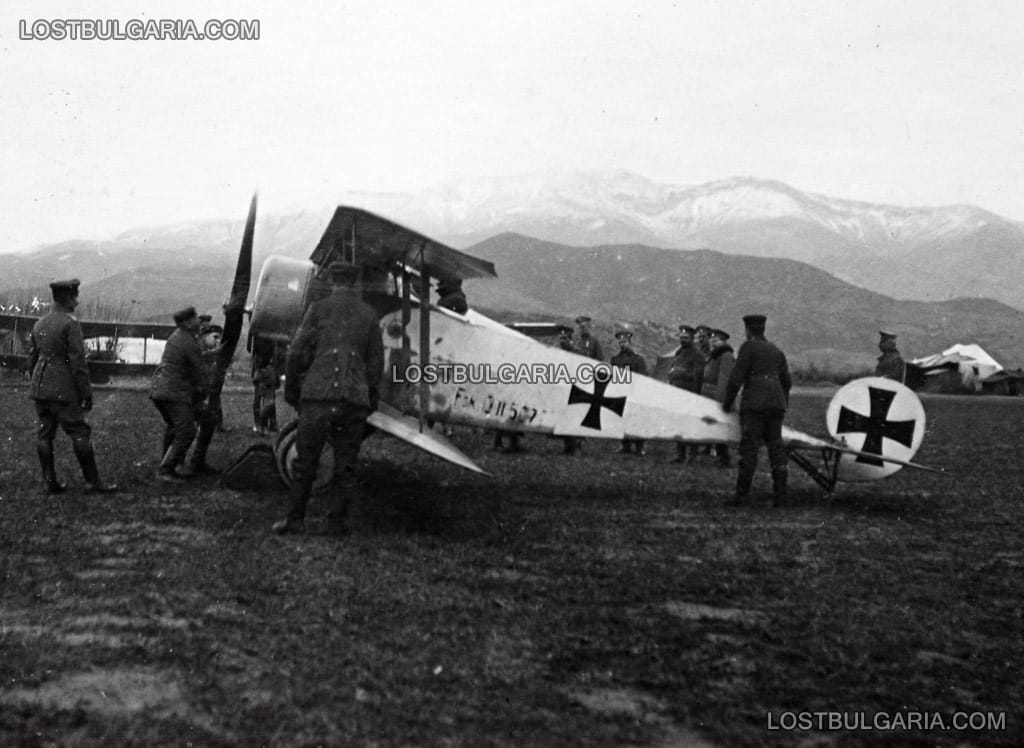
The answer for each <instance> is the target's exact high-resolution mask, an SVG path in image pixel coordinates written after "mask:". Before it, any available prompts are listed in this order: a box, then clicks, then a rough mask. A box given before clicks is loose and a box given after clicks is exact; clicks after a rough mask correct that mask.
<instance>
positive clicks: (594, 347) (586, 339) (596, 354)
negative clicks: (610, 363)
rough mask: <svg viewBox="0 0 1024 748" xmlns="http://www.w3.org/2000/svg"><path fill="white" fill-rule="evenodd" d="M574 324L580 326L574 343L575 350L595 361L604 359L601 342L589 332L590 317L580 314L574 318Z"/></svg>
mask: <svg viewBox="0 0 1024 748" xmlns="http://www.w3.org/2000/svg"><path fill="white" fill-rule="evenodd" d="M576 326H577V327H579V328H580V339H579V341H578V342H577V343H576V352H577V353H579V354H581V355H584V356H586V357H587V358H592V359H594V360H595V361H604V352H603V351H602V350H601V344H600V343H598V342H597V338H595V337H594V336H593V335H591V334H590V317H588V316H586V315H584V314H581V315H580V316H579V317H577V318H576Z"/></svg>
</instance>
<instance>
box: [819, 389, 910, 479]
mask: <svg viewBox="0 0 1024 748" xmlns="http://www.w3.org/2000/svg"><path fill="white" fill-rule="evenodd" d="M825 419H826V425H827V427H828V433H829V435H830V436H831V437H832V438H833V439H835V440H836V441H837V442H839V445H841V446H838V447H837V448H836V449H837V451H838V452H840V456H839V458H838V467H837V469H836V480H840V481H869V480H878V479H879V478H885V477H887V476H889V475H892V474H893V473H895V472H897V471H898V470H900V469H901V468H903V467H904V466H910V467H916V468H923V467H924V466H921V465H917V464H915V463H913V462H911V460H913V458H914V455H915V454H916V453H917V450H918V448H919V447H920V446H921V442H922V441H923V440H924V430H925V414H924V407H923V406H922V405H921V401H920V400H919V399H918V397H917V395H916V394H914V392H913V390H911V389H910V388H909V387H906V386H904V385H903V384H900V383H899V382H897V381H895V380H892V379H885V378H883V377H864V378H862V379H856V380H854V381H852V382H850V383H848V384H847V385H845V386H844V387H842V388H841V389H840V390H839V391H838V392H837V393H836V394H835V397H833V398H832V401H831V402H830V403H829V405H828V410H827V412H826V415H825ZM844 447H845V449H844Z"/></svg>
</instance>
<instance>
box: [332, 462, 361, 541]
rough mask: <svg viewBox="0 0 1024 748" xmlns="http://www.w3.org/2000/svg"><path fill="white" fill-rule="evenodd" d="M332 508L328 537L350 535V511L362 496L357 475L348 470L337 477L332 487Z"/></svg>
mask: <svg viewBox="0 0 1024 748" xmlns="http://www.w3.org/2000/svg"><path fill="white" fill-rule="evenodd" d="M331 494H332V495H331V506H330V508H329V509H328V510H327V523H326V530H327V534H328V535H339V536H341V535H348V533H349V529H348V510H349V507H350V506H352V502H353V501H355V500H356V499H358V497H359V496H360V494H361V490H360V487H359V484H358V483H357V482H356V479H355V475H354V474H353V473H352V471H350V470H346V471H345V472H344V473H342V474H341V475H336V476H335V478H334V482H333V484H332V486H331Z"/></svg>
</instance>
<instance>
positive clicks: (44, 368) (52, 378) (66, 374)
mask: <svg viewBox="0 0 1024 748" xmlns="http://www.w3.org/2000/svg"><path fill="white" fill-rule="evenodd" d="M79 285H80V284H79V281H78V279H77V278H72V279H71V280H66V281H55V282H53V283H51V284H50V290H51V291H52V292H53V308H52V310H51V311H50V313H49V314H47V315H46V316H45V317H43V318H42V319H39V320H37V321H36V323H35V325H33V327H32V332H31V333H29V352H28V368H29V370H30V371H31V372H32V384H31V387H30V388H29V397H30V398H32V400H34V401H35V408H36V452H37V454H38V455H39V464H40V466H41V467H42V470H43V481H44V482H45V483H46V492H47V493H51V494H57V493H62V492H63V491H64V489H65V485H64V484H63V483H61V482H60V481H59V480H57V471H56V467H55V464H54V454H53V438H54V437H55V436H56V435H57V428H58V427H59V428H62V429H63V430H64V433H65V434H67V435H68V438H70V439H71V446H72V449H74V452H75V457H76V458H77V460H78V464H79V466H80V467H81V468H82V475H83V476H84V477H85V485H86V489H85V490H86V493H107V492H111V491H115V490H116V489H117V487H116V486H114V485H107V484H105V483H104V482H103V481H102V480H101V479H100V474H99V469H98V468H97V467H96V453H95V451H94V450H93V446H92V429H91V428H90V427H89V424H88V423H86V421H85V414H86V413H87V412H89V411H90V410H92V385H91V384H90V383H89V369H88V365H87V364H86V361H85V341H84V339H83V338H82V327H81V325H79V323H78V320H77V319H76V318H75V317H74V311H75V308H76V307H77V306H78V286H79Z"/></svg>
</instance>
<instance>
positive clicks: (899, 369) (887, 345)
mask: <svg viewBox="0 0 1024 748" xmlns="http://www.w3.org/2000/svg"><path fill="white" fill-rule="evenodd" d="M878 334H879V335H880V336H881V337H880V338H879V340H878V350H880V351H881V352H882V355H881V356H879V357H878V365H877V366H875V376H876V377H887V378H888V379H895V380H896V381H897V382H902V381H903V375H904V371H905V364H904V362H903V357H902V356H901V355H900V352H899V350H897V348H896V336H895V335H894V334H893V333H891V332H886V331H885V330H879V331H878Z"/></svg>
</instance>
